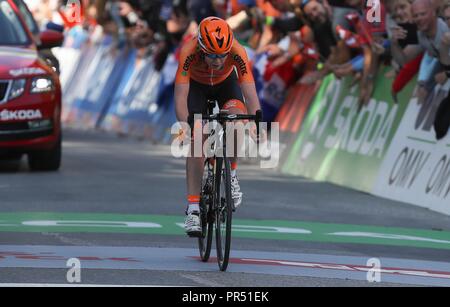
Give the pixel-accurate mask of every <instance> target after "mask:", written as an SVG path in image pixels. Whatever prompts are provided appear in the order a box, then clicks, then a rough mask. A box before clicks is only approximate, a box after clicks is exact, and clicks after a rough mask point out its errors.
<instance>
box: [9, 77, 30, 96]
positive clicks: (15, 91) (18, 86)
mask: <svg viewBox="0 0 450 307" xmlns="http://www.w3.org/2000/svg"><path fill="white" fill-rule="evenodd" d="M26 84H27V80H26V79H17V80H13V82H12V85H11V90H10V91H9V97H8V100H11V99H14V98H17V97H19V96H21V95H22V94H23V92H25V85H26Z"/></svg>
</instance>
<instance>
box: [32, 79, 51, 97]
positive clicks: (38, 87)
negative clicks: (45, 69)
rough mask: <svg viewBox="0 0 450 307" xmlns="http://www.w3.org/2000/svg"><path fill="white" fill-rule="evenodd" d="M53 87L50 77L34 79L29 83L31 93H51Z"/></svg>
mask: <svg viewBox="0 0 450 307" xmlns="http://www.w3.org/2000/svg"><path fill="white" fill-rule="evenodd" d="M54 88H55V85H54V83H53V79H52V78H51V77H36V78H33V81H32V82H31V93H32V94H37V93H47V92H51V91H53V90H54Z"/></svg>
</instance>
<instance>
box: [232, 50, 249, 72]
mask: <svg viewBox="0 0 450 307" xmlns="http://www.w3.org/2000/svg"><path fill="white" fill-rule="evenodd" d="M233 60H234V61H235V62H236V63H237V64H238V67H237V68H238V69H239V71H240V72H241V75H242V76H244V75H246V74H248V71H247V65H246V63H245V61H244V60H243V59H242V57H241V56H240V55H238V54H235V55H234V56H233Z"/></svg>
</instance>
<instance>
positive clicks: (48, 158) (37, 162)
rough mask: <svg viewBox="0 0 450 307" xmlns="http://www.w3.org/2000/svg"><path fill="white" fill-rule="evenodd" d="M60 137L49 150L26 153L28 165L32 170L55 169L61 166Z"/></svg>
mask: <svg viewBox="0 0 450 307" xmlns="http://www.w3.org/2000/svg"><path fill="white" fill-rule="evenodd" d="M61 153H62V141H61V137H60V138H59V139H58V141H57V142H56V144H55V146H53V148H52V149H50V150H43V151H36V152H32V153H29V154H28V165H29V167H30V169H31V170H32V171H57V170H58V169H59V168H60V166H61Z"/></svg>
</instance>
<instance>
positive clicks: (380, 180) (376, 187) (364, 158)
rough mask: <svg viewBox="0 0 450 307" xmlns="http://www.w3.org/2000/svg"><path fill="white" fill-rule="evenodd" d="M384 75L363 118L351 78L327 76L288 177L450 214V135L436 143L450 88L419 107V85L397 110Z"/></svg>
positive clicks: (292, 149) (291, 154)
mask: <svg viewBox="0 0 450 307" xmlns="http://www.w3.org/2000/svg"><path fill="white" fill-rule="evenodd" d="M389 69H390V68H388V67H385V68H383V69H380V73H379V76H380V77H378V78H377V80H376V81H375V91H374V95H373V98H372V99H371V100H370V102H369V104H368V105H367V106H365V107H364V108H362V110H361V111H360V112H358V111H357V110H358V106H357V104H358V94H359V89H358V87H357V86H353V87H351V82H352V80H351V79H350V78H346V79H343V80H337V79H335V78H334V77H333V76H329V77H327V78H326V79H325V80H324V82H323V83H322V85H321V87H320V89H319V90H318V92H317V94H316V96H315V98H314V101H313V102H312V104H311V106H310V109H309V112H308V114H307V116H306V118H305V122H304V125H303V127H302V129H301V131H300V133H299V134H298V135H297V140H296V141H295V142H294V143H293V145H292V146H291V147H290V148H289V149H288V150H289V154H288V158H287V160H286V162H285V163H284V164H283V165H282V172H284V173H287V174H292V175H300V176H305V177H308V178H312V179H314V180H318V181H327V182H332V183H335V184H338V185H342V186H346V187H350V188H353V189H357V190H360V191H364V192H367V193H371V194H374V195H378V196H381V197H384V198H388V199H393V200H398V201H402V202H407V203H411V204H414V205H418V206H421V207H425V208H429V209H431V210H434V211H438V212H441V213H444V214H450V201H449V200H450V137H449V136H447V137H446V138H444V139H442V140H440V141H436V136H435V132H434V129H433V122H434V118H435V115H436V110H437V108H438V106H439V104H440V103H441V101H442V100H443V98H444V97H446V95H447V94H448V90H449V87H450V82H448V83H447V84H446V85H445V86H443V87H441V86H438V87H437V88H436V89H435V92H434V93H432V94H431V95H430V96H429V98H428V100H427V101H426V102H425V103H424V104H422V105H419V104H418V99H417V98H414V97H413V92H414V86H415V84H416V83H415V82H411V84H410V85H409V86H408V87H407V88H405V89H404V90H403V91H402V92H401V94H400V96H399V98H398V101H399V102H400V103H398V104H396V103H395V102H394V101H393V99H392V97H391V95H390V90H389V89H390V88H391V84H392V80H389V79H386V78H384V77H382V76H384V74H385V73H386V72H387V71H388V70H389Z"/></svg>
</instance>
